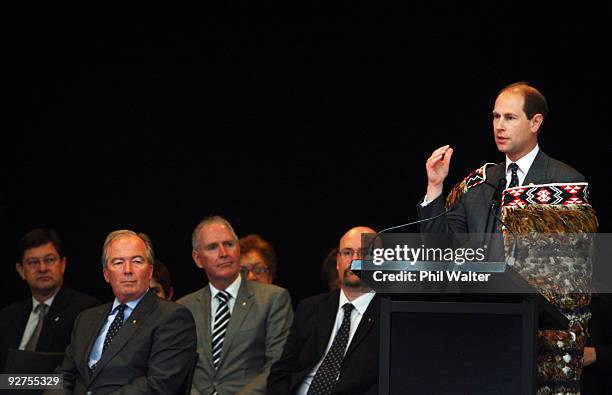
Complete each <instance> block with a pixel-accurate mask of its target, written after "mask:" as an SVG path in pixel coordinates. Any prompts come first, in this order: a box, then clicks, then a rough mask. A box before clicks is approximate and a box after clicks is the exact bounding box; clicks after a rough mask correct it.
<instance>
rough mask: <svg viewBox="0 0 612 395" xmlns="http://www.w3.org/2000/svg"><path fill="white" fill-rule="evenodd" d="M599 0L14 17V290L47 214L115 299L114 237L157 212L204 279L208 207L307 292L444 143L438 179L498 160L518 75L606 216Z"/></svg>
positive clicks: (403, 197)
mask: <svg viewBox="0 0 612 395" xmlns="http://www.w3.org/2000/svg"><path fill="white" fill-rule="evenodd" d="M605 7H606V6H600V8H591V6H589V5H587V4H575V3H572V4H571V6H570V5H568V6H563V5H561V6H559V5H556V6H555V8H554V9H546V8H545V7H544V6H541V9H536V8H534V6H533V5H530V6H529V7H522V6H520V5H518V4H514V3H513V4H503V5H502V4H497V3H492V4H490V5H474V6H466V5H461V6H459V5H454V6H452V5H451V6H447V5H443V4H438V3H434V2H416V3H412V4H410V5H407V4H406V5H402V6H399V5H396V6H385V5H382V4H376V5H375V3H374V2H372V3H366V2H346V3H335V5H334V6H330V5H329V4H326V5H315V4H312V3H309V4H308V5H307V6H306V5H302V6H297V5H293V6H291V7H287V6H280V7H279V6H271V5H258V6H247V7H240V6H236V5H227V6H225V7H224V8H223V9H215V10H210V9H208V10H197V11H196V10H187V9H185V10H182V11H181V16H180V17H178V16H176V15H175V14H174V13H171V12H167V13H164V14H163V16H159V15H158V16H156V17H151V16H147V17H144V16H142V15H139V16H138V17H136V16H134V15H131V16H121V17H118V16H117V15H124V13H123V12H119V11H117V12H116V13H115V15H113V16H112V17H108V16H101V15H99V14H91V15H88V16H79V17H70V16H68V15H69V14H63V15H59V14H56V15H46V14H43V13H42V12H41V13H38V14H37V15H34V16H33V15H27V16H24V15H21V16H14V17H9V18H8V22H7V23H6V24H5V25H4V27H3V30H4V32H5V34H4V39H3V40H4V42H5V45H4V53H3V57H2V58H3V63H4V66H5V67H6V68H5V72H4V78H3V80H4V82H5V84H3V85H4V86H5V89H4V94H5V95H4V96H5V102H6V105H5V106H4V110H5V118H4V119H5V122H4V126H3V127H2V129H3V131H2V144H1V146H2V147H1V150H2V152H1V153H2V158H3V162H5V164H3V165H2V167H1V169H0V176H1V177H2V179H3V180H4V182H3V184H4V185H5V186H6V189H4V188H3V191H2V192H1V193H2V194H1V195H0V206H1V215H2V225H3V226H2V232H3V233H4V234H3V235H2V240H4V241H5V242H6V243H3V248H2V249H1V254H2V255H1V258H2V261H3V262H4V264H3V265H2V267H3V269H2V270H3V272H2V273H1V278H2V279H3V280H2V283H3V284H4V285H3V289H4V290H3V295H4V298H3V303H10V302H12V301H14V300H17V299H20V298H23V297H26V296H27V295H29V291H28V289H27V287H26V285H25V283H23V282H22V281H21V280H20V279H19V278H18V276H17V274H16V273H15V270H14V262H15V249H16V248H15V247H16V242H17V240H18V239H19V237H21V236H22V235H23V234H24V233H25V232H27V231H28V230H30V229H31V228H33V227H38V226H49V227H53V228H55V229H56V230H58V232H59V233H60V235H61V236H62V238H63V239H64V241H65V244H66V247H67V251H66V252H67V256H68V268H67V273H66V281H67V282H68V283H70V284H72V285H73V286H74V287H75V288H77V289H79V290H82V291H85V292H89V293H91V294H93V295H95V296H97V297H99V298H101V299H102V300H110V299H111V297H112V294H111V293H110V290H109V288H108V286H107V285H106V284H105V283H104V281H103V278H102V275H101V270H100V268H101V263H100V255H101V247H102V242H103V240H104V237H105V236H106V234H107V233H108V232H110V231H112V230H115V229H121V228H129V229H133V230H136V231H143V232H146V233H148V234H149V235H150V236H151V238H152V239H153V242H154V245H155V247H156V253H157V256H158V257H159V258H160V259H161V260H163V261H165V262H166V263H167V264H168V266H169V268H170V271H171V273H172V275H173V277H174V281H175V283H176V286H175V287H176V293H177V296H182V295H184V294H186V293H188V292H191V291H193V290H195V289H198V288H200V287H201V286H202V285H203V283H204V275H203V273H201V272H199V271H198V270H196V267H195V265H194V264H193V262H192V261H191V255H190V254H191V247H190V235H191V231H192V229H193V227H194V226H195V225H196V224H197V223H198V222H199V220H200V219H202V218H203V217H204V216H206V215H209V214H221V215H223V216H225V217H226V218H228V219H229V220H230V222H231V223H232V224H233V225H234V228H235V229H236V231H237V233H238V235H239V236H241V235H246V234H248V233H253V232H255V233H259V234H261V235H262V236H263V237H264V238H265V239H267V240H269V241H270V242H271V243H272V244H273V245H274V246H275V248H276V250H277V255H278V257H279V278H278V283H279V284H280V285H282V286H285V287H287V288H288V289H289V290H290V291H291V293H292V297H293V299H294V301H298V300H300V299H301V298H303V297H304V296H307V295H310V294H313V293H316V292H319V291H321V290H323V289H324V287H323V285H322V284H321V282H320V279H319V270H320V263H321V261H322V260H323V258H324V257H325V255H326V254H327V252H328V251H329V249H331V248H332V247H333V246H334V245H336V244H337V242H338V239H339V237H340V236H341V235H342V234H343V233H344V232H345V231H346V230H348V229H349V228H351V227H353V226H356V225H367V226H372V227H374V228H377V229H381V228H384V227H387V226H391V225H395V224H400V223H404V222H409V221H412V220H414V219H415V217H416V211H415V205H416V202H417V201H418V200H419V199H420V198H421V197H422V196H423V194H424V193H425V187H426V178H425V171H424V161H425V159H426V158H427V157H428V156H429V154H430V152H431V151H432V150H433V149H435V148H437V147H438V146H441V145H444V144H451V145H452V146H453V147H454V148H455V155H454V156H453V163H452V165H451V173H450V175H449V178H448V180H447V185H446V190H448V188H450V186H451V185H452V184H454V183H455V182H457V181H458V180H459V179H461V178H462V177H463V176H465V175H466V174H467V173H469V172H470V171H471V170H473V169H475V168H476V167H479V166H480V165H482V164H483V163H484V162H492V161H493V162H498V161H501V160H503V155H501V154H500V153H498V152H497V150H496V148H495V144H494V142H493V138H492V132H491V115H490V114H491V109H492V106H493V102H494V99H495V96H496V94H497V92H498V90H499V89H501V88H502V87H503V86H504V85H506V84H509V83H512V82H516V81H519V80H528V81H530V82H531V83H533V84H534V85H535V86H536V87H538V88H540V89H541V90H542V91H543V92H544V93H545V95H546V96H547V98H548V101H549V105H550V107H551V114H550V116H549V118H548V119H547V120H546V125H545V127H544V130H543V134H542V136H541V139H540V146H541V148H542V149H543V150H544V151H546V152H547V153H548V154H549V155H550V156H552V157H555V158H557V159H560V160H562V161H564V162H566V163H568V164H570V165H572V166H573V167H575V168H577V169H578V170H579V171H581V172H582V173H583V174H585V176H586V177H587V179H588V180H589V181H590V183H591V190H592V201H591V202H592V204H593V206H594V207H595V209H596V210H597V212H598V214H599V219H600V230H601V231H604V232H610V220H609V219H610V207H609V198H608V196H609V193H610V187H609V176H608V175H609V171H610V168H611V166H610V164H611V161H610V155H611V154H612V149H611V148H612V145H611V143H610V138H609V136H610V108H611V104H612V100H610V88H611V87H612V85H611V84H610V72H611V71H610V70H611V67H610V66H611V64H610V61H609V60H608V59H609V57H610V52H611V51H610V48H611V45H610V43H611V41H610V33H609V31H610V29H609V25H610V13H609V10H607V9H606V8H605ZM93 15H95V16H93ZM160 15H162V14H161V13H160ZM414 230H415V231H416V229H414Z"/></svg>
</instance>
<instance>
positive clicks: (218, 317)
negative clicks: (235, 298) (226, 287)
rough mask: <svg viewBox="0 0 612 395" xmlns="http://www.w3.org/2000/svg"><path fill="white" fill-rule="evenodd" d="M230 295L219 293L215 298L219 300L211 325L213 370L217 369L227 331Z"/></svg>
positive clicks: (223, 292)
mask: <svg viewBox="0 0 612 395" xmlns="http://www.w3.org/2000/svg"><path fill="white" fill-rule="evenodd" d="M230 297H231V295H230V294H229V293H228V292H226V291H219V292H218V293H217V295H216V298H217V299H219V306H218V307H217V313H216V314H215V322H214V325H213V334H212V360H213V365H214V367H215V369H217V368H218V367H219V362H221V350H222V349H223V339H224V338H225V332H226V331H227V325H228V324H229V320H230V311H229V305H228V301H229V298H230Z"/></svg>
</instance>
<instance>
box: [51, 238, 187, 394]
mask: <svg viewBox="0 0 612 395" xmlns="http://www.w3.org/2000/svg"><path fill="white" fill-rule="evenodd" d="M153 262H155V258H154V255H153V248H152V246H151V244H150V242H149V241H148V238H143V237H141V236H139V235H138V234H136V233H134V232H132V231H130V230H118V231H114V232H111V233H110V234H109V235H108V236H107V237H106V241H105V242H104V248H103V250H102V272H103V274H104V279H105V280H106V282H107V283H109V284H110V286H111V288H112V290H113V294H114V295H115V300H114V302H112V303H108V304H105V305H103V306H100V307H96V308H93V309H89V310H85V311H83V312H82V313H81V314H80V315H79V317H78V318H77V319H76V321H75V324H74V329H73V332H72V342H71V343H70V346H68V349H66V354H65V357H64V361H63V363H62V365H61V366H60V367H59V369H58V373H63V374H64V388H65V389H64V391H65V393H70V394H71V393H75V394H82V393H94V394H108V393H122V394H160V395H161V394H163V395H171V394H176V393H177V392H178V391H179V390H180V388H181V387H182V386H183V385H184V384H185V383H184V382H185V380H186V378H187V377H188V375H189V373H190V371H191V369H192V367H193V364H194V361H195V350H196V348H195V347H196V332H195V323H194V321H193V317H192V315H191V313H190V312H189V310H187V309H186V308H184V307H183V306H180V305H178V304H176V303H173V302H168V301H166V300H163V299H161V298H158V297H157V296H155V294H154V293H153V292H149V282H150V281H151V277H152V274H153Z"/></svg>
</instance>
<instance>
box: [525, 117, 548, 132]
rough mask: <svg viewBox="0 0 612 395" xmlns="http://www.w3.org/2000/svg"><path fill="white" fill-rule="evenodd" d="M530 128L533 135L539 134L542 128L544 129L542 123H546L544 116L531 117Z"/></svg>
mask: <svg viewBox="0 0 612 395" xmlns="http://www.w3.org/2000/svg"><path fill="white" fill-rule="evenodd" d="M529 122H530V126H531V132H532V133H538V131H539V130H540V128H541V127H542V123H543V122H544V116H543V115H542V114H535V115H534V116H533V117H531V120H530V121H529Z"/></svg>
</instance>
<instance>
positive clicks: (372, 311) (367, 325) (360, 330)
mask: <svg viewBox="0 0 612 395" xmlns="http://www.w3.org/2000/svg"><path fill="white" fill-rule="evenodd" d="M379 311H380V299H379V297H378V295H375V296H374V297H373V298H372V300H371V301H370V304H369V305H368V308H367V309H366V311H365V313H364V314H363V317H361V321H360V322H359V326H358V327H357V330H356V331H355V334H354V335H353V339H352V340H351V344H350V345H349V348H348V349H347V350H346V355H349V354H350V353H351V352H352V351H353V350H354V349H355V348H356V347H357V346H358V345H359V343H361V341H362V340H363V339H365V337H366V335H367V334H368V333H369V332H370V330H371V329H372V326H373V325H374V324H376V322H377V319H378V316H379ZM346 355H345V358H346Z"/></svg>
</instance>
